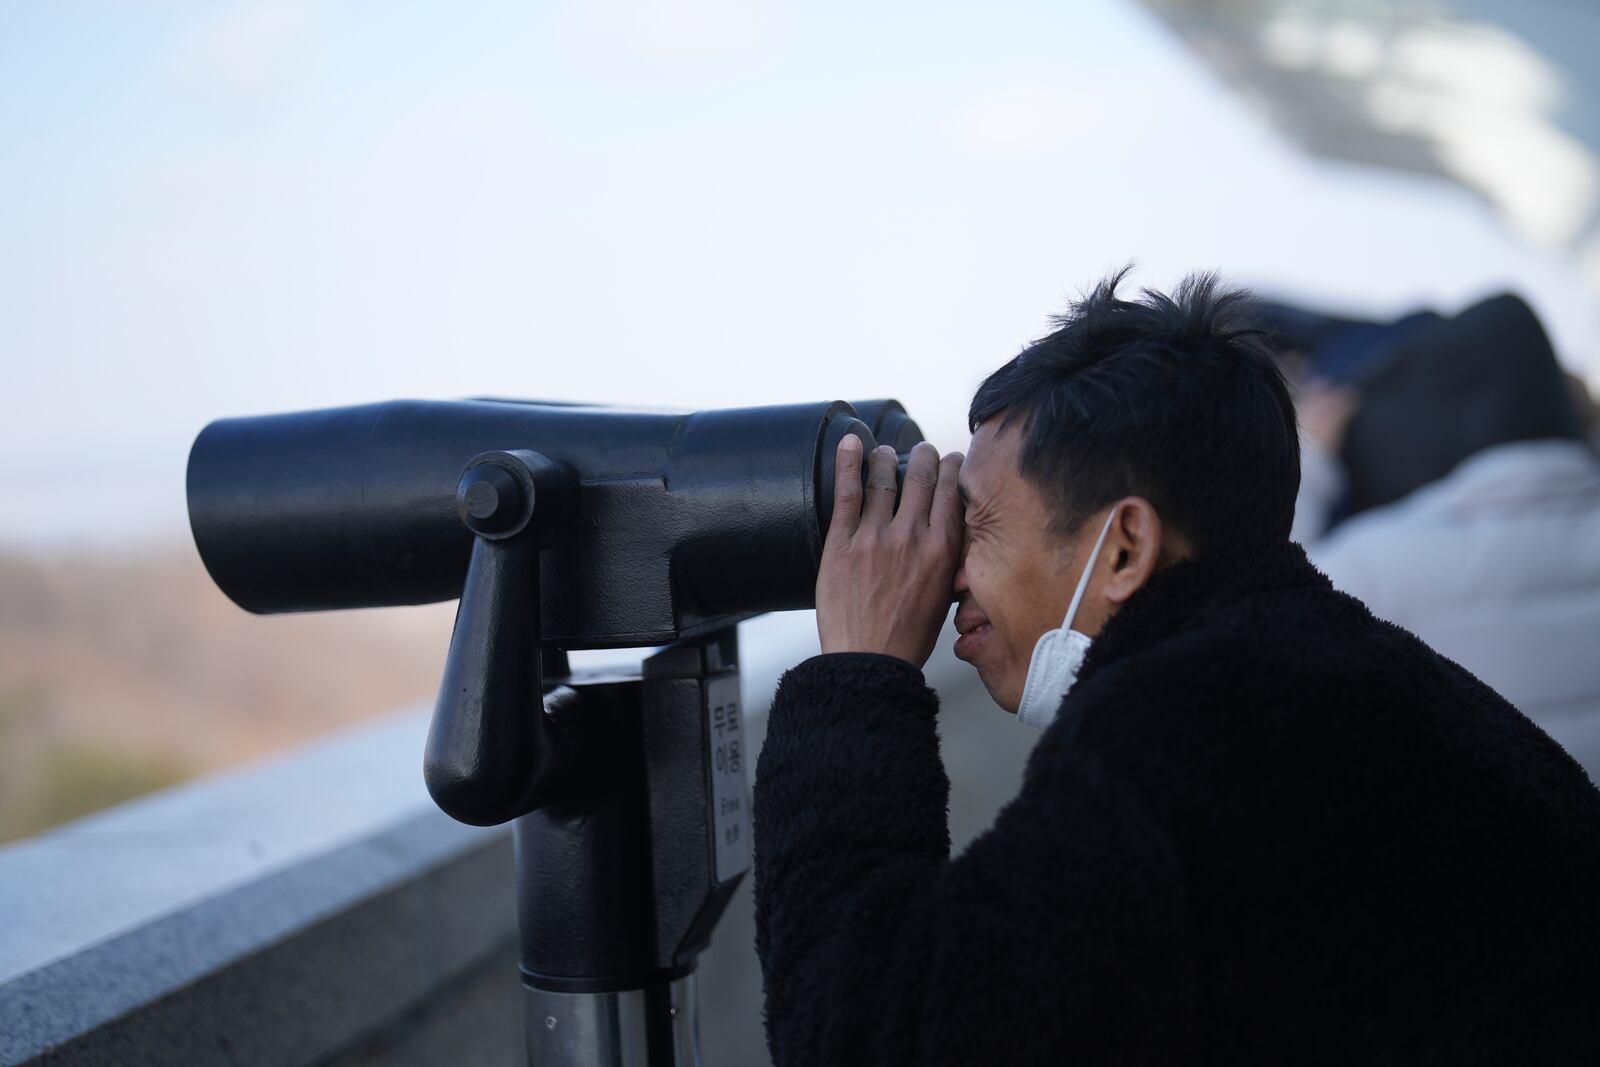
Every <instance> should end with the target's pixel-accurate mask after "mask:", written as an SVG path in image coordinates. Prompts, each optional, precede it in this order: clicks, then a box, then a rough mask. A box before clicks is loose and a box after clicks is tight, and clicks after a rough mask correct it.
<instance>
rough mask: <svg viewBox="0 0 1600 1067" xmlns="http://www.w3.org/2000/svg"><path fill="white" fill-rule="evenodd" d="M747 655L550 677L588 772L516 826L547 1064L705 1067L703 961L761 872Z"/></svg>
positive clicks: (711, 653)
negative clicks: (743, 885) (751, 774)
mask: <svg viewBox="0 0 1600 1067" xmlns="http://www.w3.org/2000/svg"><path fill="white" fill-rule="evenodd" d="M737 657H738V650H737V639H736V631H735V629H734V628H733V627H731V626H730V627H726V628H724V629H721V630H718V631H716V632H714V633H712V634H710V635H708V636H705V637H701V638H696V639H691V640H686V641H682V642H679V643H678V644H675V645H672V646H669V647H668V648H666V649H664V650H662V651H661V652H658V653H656V654H655V655H653V656H651V657H650V658H648V659H646V660H645V661H644V662H643V663H642V664H641V665H640V667H639V668H638V669H636V670H633V671H623V672H607V673H604V674H593V675H588V676H584V675H579V674H572V673H568V674H567V675H566V676H565V677H556V676H552V674H553V672H550V673H547V674H546V678H545V681H546V683H547V685H548V686H549V688H548V690H547V692H546V697H545V709H546V710H545V715H546V717H547V719H548V720H549V722H548V726H549V728H550V731H551V733H552V735H553V736H560V737H565V738H568V739H569V742H568V743H569V745H570V746H571V747H570V749H569V751H572V752H574V753H575V754H576V755H575V756H574V758H575V759H576V761H577V763H576V765H575V772H574V773H573V774H572V775H569V781H572V782H573V783H574V785H573V786H572V787H571V788H570V789H569V790H566V791H564V792H563V794H562V795H560V796H559V797H553V798H551V799H549V800H547V801H545V802H544V803H543V804H542V805H541V806H540V807H539V808H538V809H537V810H535V811H532V812H529V813H528V814H526V815H524V816H522V817H521V818H519V819H518V820H517V821H516V827H515V830H516V846H517V898H518V909H519V919H520V930H521V941H522V983H523V989H524V1003H525V1012H526V1015H525V1029H526V1034H527V1048H528V1062H529V1063H530V1064H531V1065H533V1067H698V1064H699V1062H700V1057H699V1040H698V1021H697V1018H696V1010H695V1008H696V1005H695V986H694V973H693V972H694V966H695V962H696V959H697V958H698V956H699V954H700V952H701V950H702V949H704V948H705V946H706V945H707V943H708V942H709V940H710V936H711V931H712V928H713V927H714V926H715V925H716V922H717V920H718V918H720V917H721V914H722V911H723V908H724V907H725V906H726V904H727V902H728V899H729V898H730V897H731V896H732V895H733V891H734V889H735V888H736V887H737V886H738V884H739V879H740V878H741V877H742V876H743V874H744V872H745V870H746V869H748V867H749V863H750V822H749V815H750V803H749V787H748V783H747V780H746V777H745V773H746V770H745V761H744V743H743V742H744V739H743V724H742V719H741V716H740V711H739V676H738V668H737ZM557 662H558V661H557V660H555V658H554V657H552V658H550V659H549V660H547V664H546V666H547V671H548V669H549V668H551V667H554V666H555V665H556V663H557Z"/></svg>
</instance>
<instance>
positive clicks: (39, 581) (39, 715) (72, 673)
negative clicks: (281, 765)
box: [0, 546, 455, 841]
mask: <svg viewBox="0 0 1600 1067" xmlns="http://www.w3.org/2000/svg"><path fill="white" fill-rule="evenodd" d="M454 610H455V605H454V604H453V603H451V604H435V605H429V606H426V607H421V608H397V609H388V610H384V611H360V612H335V613H327V614H318V615H296V616H281V615H280V616H269V617H257V616H253V615H249V614H247V613H246V612H244V611H241V610H240V609H239V608H237V607H235V606H234V605H233V604H232V603H231V602H230V601H228V600H227V599H226V598H225V597H224V596H223V595H222V594H221V593H220V592H219V591H218V590H217V588H216V587H215V586H214V585H212V584H211V580H210V579H209V578H208V577H207V576H206V573H205V570H204V568H203V567H202V566H201V564H200V561H199V559H198V558H197V557H196V556H195V554H194V551H193V549H192V548H189V547H188V546H175V547H173V548H172V549H170V550H165V551H153V552H148V553H145V554H141V555H139V556H134V557H113V556H96V555H87V554H85V555H53V556H45V557H38V556H21V555H16V554H10V555H7V554H0V841H7V840H11V839H14V838H17V837H22V836H25V835H28V834H31V833H36V832H38V831H40V830H43V829H46V828H48V827H51V826H54V825H57V824H59V823H62V822H65V821H67V820H70V819H73V818H76V817H78V816H80V815H84V814H87V813H88V812H91V811H94V810H97V809H99V808H103V807H106V806H108V805H111V804H115V803H118V802H120V801H123V800H127V799H129V798H131V797H134V796H138V795H139V794H141V793H145V792H148V791H150V790H153V789H159V788H162V787H163V786H167V785H171V784H172V783H174V782H178V781H181V780H183V779H185V778H188V777H192V776H194V775H197V774H200V773H203V772H205V771H209V770H214V769H216V768H220V767H226V766H229V765H231V764H235V763H239V762H242V761H245V760H249V759H253V758H256V757H259V756H263V755H265V754H267V753H270V752H272V751H274V750H276V749H280V748H283V747H285V746H288V745H292V744H294V743H296V742H298V741H302V740H305V739H308V738H311V737H313V736H315V735H317V734H320V733H325V732H327V731H329V730H334V729H337V728H338V727H340V726H342V725H345V724H348V723H352V722H355V721H357V720H360V719H364V718H368V717H370V716H373V715H378V714H381V713H383V712H386V711H391V710H393V709H395V708H396V707H399V706H402V705H405V704H409V703H415V702H417V701H424V700H429V699H431V698H432V695H433V692H434V687H435V686H436V685H437V684H438V678H439V670H440V667H441V665H442V663H443V661H444V655H445V648H446V645H447V643H448V641H449V635H450V623H451V619H452V618H453V613H454Z"/></svg>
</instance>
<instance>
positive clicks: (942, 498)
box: [817, 434, 962, 668]
mask: <svg viewBox="0 0 1600 1067" xmlns="http://www.w3.org/2000/svg"><path fill="white" fill-rule="evenodd" d="M861 450H862V445H861V439H860V438H859V437H856V436H855V435H854V434H847V435H846V436H845V438H844V440H842V441H840V442H839V452H838V455H837V457H836V458H835V461H834V479H833V484H834V495H833V523H832V525H830V526H829V527H828V540H827V544H826V546H825V547H824V548H823V550H822V569H821V571H820V572H819V573H818V575H817V632H818V634H819V635H820V636H821V637H822V651H823V652H881V653H884V654H886V655H890V656H898V657H900V658H901V659H903V660H906V661H907V662H909V663H910V664H911V665H912V666H914V667H917V668H921V667H922V665H923V664H924V663H926V662H927V661H928V656H929V654H931V653H932V652H933V646H934V643H935V642H936V641H937V640H938V638H939V630H940V628H941V627H942V626H943V625H944V617H945V615H946V613H947V612H948V611H949V610H950V599H951V587H952V584H953V580H954V578H955V571H956V564H957V562H958V561H959V560H960V557H961V536H962V506H961V494H960V492H959V491H958V490H957V488H956V476H957V475H958V474H959V473H960V472H961V460H962V456H961V453H959V452H952V453H950V454H949V455H948V456H945V457H944V459H942V460H941V459H940V458H939V450H938V449H936V448H934V447H933V445H931V444H929V443H928V442H926V441H924V442H922V443H921V444H918V445H917V446H916V447H915V448H914V449H912V450H911V458H910V460H909V461H908V462H907V464H906V478H905V488H904V489H903V490H902V491H901V494H900V507H899V510H898V511H897V510H896V509H895V473H896V470H897V467H898V465H899V460H898V458H897V457H896V456H895V452H894V449H892V448H890V447H889V446H888V445H883V446H881V447H879V448H878V449H877V450H876V451H874V452H873V453H872V455H871V457H869V458H868V461H867V488H866V503H865V505H864V506H863V504H862V491H861V461H862V455H861Z"/></svg>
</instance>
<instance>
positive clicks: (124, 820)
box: [0, 615, 1033, 1067]
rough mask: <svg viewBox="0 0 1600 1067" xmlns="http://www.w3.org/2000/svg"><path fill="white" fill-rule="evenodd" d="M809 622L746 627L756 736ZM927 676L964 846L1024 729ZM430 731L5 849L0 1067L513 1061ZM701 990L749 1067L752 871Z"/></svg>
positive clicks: (502, 980)
mask: <svg viewBox="0 0 1600 1067" xmlns="http://www.w3.org/2000/svg"><path fill="white" fill-rule="evenodd" d="M811 627H812V623H811V622H810V620H809V617H808V616H806V615H787V616H768V617H765V618H763V619H759V620H754V621H752V622H750V623H746V624H744V627H743V633H742V637H741V646H742V647H741V653H742V657H743V664H742V667H743V689H744V700H745V707H746V709H747V713H748V712H749V711H750V709H756V710H755V713H754V714H749V715H748V718H749V723H748V730H749V735H750V743H751V746H752V751H754V750H755V748H756V747H757V746H758V745H759V743H760V741H761V739H762V738H763V737H764V735H765V725H766V720H765V710H766V708H767V706H768V705H769V703H770V698H771V694H772V691H773V689H774V687H775V686H776V682H777V678H778V675H779V674H780V673H781V671H782V670H783V669H785V668H787V667H788V666H790V665H792V664H793V663H795V662H797V661H798V660H799V659H801V658H804V657H805V656H807V655H809V654H811V652H812V651H814V649H815V636H814V630H812V629H811ZM928 677H929V681H930V683H932V684H933V685H935V686H936V687H937V688H939V689H940V690H941V692H942V693H943V694H944V696H945V712H944V715H943V717H942V722H941V730H942V732H943V735H944V737H945V750H946V762H947V764H948V765H949V767H950V771H951V778H952V798H951V800H952V804H951V808H952V827H951V830H952V834H953V835H954V837H955V839H956V840H957V841H958V842H964V841H965V840H966V839H968V838H970V837H971V836H973V835H974V834H975V833H977V832H978V831H979V830H981V828H982V827H983V826H985V825H987V823H988V822H989V821H990V820H991V819H992V817H993V814H994V812H995V810H996V809H997V808H998V806H999V805H1000V803H1002V802H1003V801H1004V800H1005V799H1006V798H1007V797H1009V796H1010V795H1011V793H1012V792H1014V790H1015V785H1016V781H1017V778H1018V775H1019V774H1020V769H1021V765H1022V761H1023V760H1024V759H1025V757H1026V752H1027V749H1028V747H1029V745H1031V743H1032V740H1033V735H1032V733H1031V731H1027V730H1026V729H1024V728H1020V727H1017V726H1016V725H1015V724H1014V723H1013V722H1011V721H1009V717H1007V716H1004V715H1002V714H1001V713H999V712H997V711H994V710H993V708H992V706H991V705H987V703H986V702H985V701H983V700H982V699H981V690H979V689H978V688H977V687H976V684H975V679H974V678H973V676H972V675H971V672H970V671H969V670H968V669H967V668H965V667H963V666H961V665H960V664H958V663H956V662H955V661H954V660H952V659H950V658H949V657H948V655H947V654H936V656H935V659H934V661H933V662H932V663H930V664H929V668H928ZM426 731H427V715H426V712H425V711H420V710H419V711H412V712H407V713H404V714H401V715H398V716H396V717H393V718H389V719H386V720H383V721H380V722H377V723H374V724H371V725H368V726H365V727H363V728H361V729H358V730H355V731H351V732H349V733H346V734H343V735H340V736H337V737H334V738H331V739H328V740H325V741H323V742H320V743H318V744H316V745H313V746H311V747H308V748H305V749H302V750H299V751H296V752H293V753H289V754H287V755H285V756H283V757H280V758H278V759H275V760H272V761H270V762H268V763H264V764H261V765H259V766H255V767H250V768H245V769H242V770H239V771H234V772H229V773H225V774H221V775H217V776H214V777H211V778H207V779H204V780H201V781H197V782H192V783H189V784H186V785H183V786H179V787H177V788H175V789H171V790H167V791H165V792H162V793H159V794H155V795H153V796H150V797H146V798H143V799H141V800H138V801H134V802H132V803H130V804H125V805H123V806H121V807H118V808H115V809H112V810H110V811H107V812H103V813H100V814H98V815H94V816H91V817H89V818H87V819H83V820H80V821H78V822H76V823H72V824H70V825H69V826H66V827H63V828H61V829H59V830H55V831H52V832H50V833H48V834H44V835H41V836H39V837H36V838H33V839H30V840H27V841H23V842H19V843H17V844H14V845H11V846H9V847H6V848H4V849H0V1064H19V1063H45V1062H48V1063H82V1064H100V1063H104V1064H118V1065H121V1064H130V1063H141V1064H144V1063H151V1064H154V1063H173V1064H178V1063H181V1064H192V1065H193V1064H236V1063H237V1064H261V1063H273V1064H307V1065H309V1064H339V1065H344V1067H353V1065H355V1064H427V1063H473V1064H484V1065H491V1064H507V1065H518V1067H520V1065H521V1064H522V1063H523V1052H522V1036H521V1035H522V1030H521V1018H520V1014H519V1012H520V999H519V997H518V990H517V980H516V962H515V956H516V951H515V935H516V925H515V924H516V909H515V902H514V897H513V894H514V877H513V868H512V859H511V846H510V834H509V831H508V829H507V828H504V827H501V828H494V829H488V830H484V829H476V828H471V827H466V826H462V825H460V824H458V823H455V822H452V821H451V820H450V819H448V818H446V817H445V816H444V815H442V814H440V813H439V812H438V811H437V809H435V808H434V806H433V804H432V802H431V800H430V799H429V798H428V796H427V793H426V791H425V789H424V788H423V786H422V776H421V753H422V747H423V740H424V737H425V736H426ZM749 766H750V767H751V769H752V773H753V770H754V766H755V761H754V760H751V761H750V762H749ZM699 993H700V1003H701V1009H700V1012H701V1020H700V1021H701V1044H702V1051H703V1053H704V1061H705V1063H706V1064H708V1065H709V1067H719V1065H723V1064H727V1065H740V1067H744V1065H748V1064H760V1063H764V1062H765V1061H766V1052H765V1046H764V1044H763V1039H762V1031H761V1012H760V1008H761V987H760V972H759V969H758V968H757V965H756V960H755V954H754V922H753V915H752V907H751V896H750V891H749V880H748V879H746V882H745V884H744V886H742V888H741V891H740V893H739V894H738V896H737V897H736V898H735V900H734V901H733V903H732V904H731V905H730V906H729V909H728V912H727V913H726V915H725V916H724V918H723V920H722V922H721V924H720V925H719V926H718V929H717V932H716V935H715V937H714V940H713V942H712V946H711V948H710V949H709V950H708V951H707V952H706V953H705V954H704V956H703V957H702V958H701V961H700V968H699Z"/></svg>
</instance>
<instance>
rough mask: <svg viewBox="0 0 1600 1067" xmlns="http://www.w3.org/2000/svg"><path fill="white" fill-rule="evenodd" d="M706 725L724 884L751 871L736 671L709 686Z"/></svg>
mask: <svg viewBox="0 0 1600 1067" xmlns="http://www.w3.org/2000/svg"><path fill="white" fill-rule="evenodd" d="M706 727H707V729H706V737H707V741H708V744H709V745H710V748H711V751H710V757H711V760H710V762H711V829H712V836H713V838H714V840H713V849H712V851H713V852H714V853H715V855H716V866H717V881H719V882H725V881H727V880H728V879H729V878H732V877H734V876H735V875H738V874H741V873H742V872H744V871H746V870H749V868H750V784H749V781H748V780H747V779H746V778H745V766H744V759H745V752H744V717H743V716H742V715H740V714H739V675H738V674H737V673H730V674H722V675H718V676H717V677H715V678H711V679H709V680H708V681H707V682H706Z"/></svg>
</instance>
